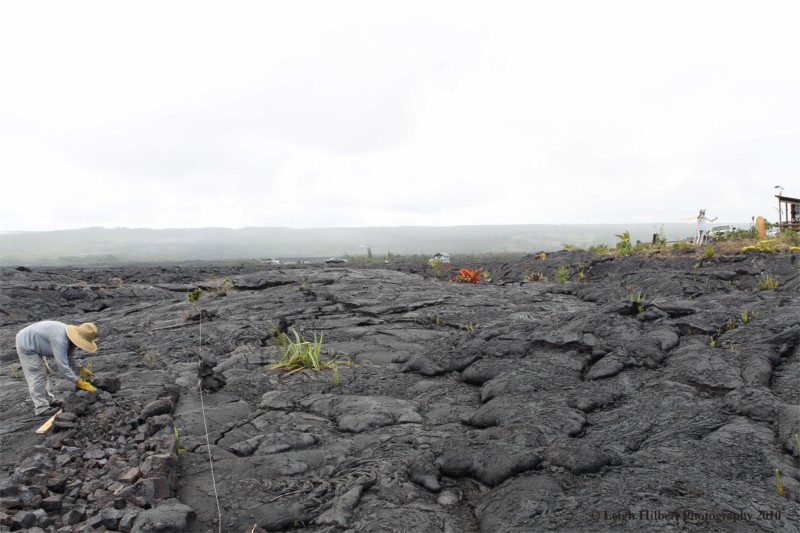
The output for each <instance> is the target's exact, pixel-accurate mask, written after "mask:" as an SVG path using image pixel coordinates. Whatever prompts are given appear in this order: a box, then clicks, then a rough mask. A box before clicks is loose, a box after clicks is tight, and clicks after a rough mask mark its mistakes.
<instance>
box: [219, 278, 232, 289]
mask: <svg viewBox="0 0 800 533" xmlns="http://www.w3.org/2000/svg"><path fill="white" fill-rule="evenodd" d="M221 289H222V291H223V292H231V291H232V290H233V281H231V278H229V277H228V276H224V277H223V278H222V287H221Z"/></svg>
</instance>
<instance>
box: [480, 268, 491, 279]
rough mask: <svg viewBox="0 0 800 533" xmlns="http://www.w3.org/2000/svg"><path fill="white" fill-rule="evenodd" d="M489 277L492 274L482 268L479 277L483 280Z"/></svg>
mask: <svg viewBox="0 0 800 533" xmlns="http://www.w3.org/2000/svg"><path fill="white" fill-rule="evenodd" d="M491 277H492V275H491V274H490V273H489V272H488V271H486V270H484V271H483V272H481V278H483V281H489V278H491Z"/></svg>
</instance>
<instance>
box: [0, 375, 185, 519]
mask: <svg viewBox="0 0 800 533" xmlns="http://www.w3.org/2000/svg"><path fill="white" fill-rule="evenodd" d="M102 385H103V386H102V390H98V391H97V392H85V391H78V392H75V393H72V394H70V395H69V396H68V397H67V399H66V400H65V401H64V405H63V408H62V412H61V413H60V414H58V415H57V416H56V418H55V420H54V422H53V427H52V429H51V430H50V432H49V435H48V436H47V437H46V438H45V439H44V441H43V443H42V444H41V445H38V446H34V447H32V448H31V449H30V450H28V451H27V452H26V453H24V454H23V456H22V457H23V459H22V460H21V462H20V463H19V465H18V466H17V467H16V468H15V470H14V473H13V474H12V475H11V477H10V478H9V479H7V480H6V481H5V483H4V484H3V485H2V486H0V531H28V532H42V533H45V532H46V533H81V532H89V531H92V532H97V531H100V532H103V531H106V532H113V531H120V532H123V533H128V532H134V533H147V532H153V531H159V532H180V531H189V530H190V528H191V523H192V521H193V519H194V511H193V510H192V509H191V508H190V507H188V506H186V505H183V504H181V503H180V502H179V501H178V500H176V499H174V497H173V496H174V493H175V489H176V487H177V471H178V455H177V454H178V450H179V447H178V436H177V434H176V431H175V428H174V424H173V418H172V412H173V410H174V408H175V404H176V403H177V401H178V398H179V396H180V389H179V388H178V387H177V386H175V387H170V388H165V389H164V390H163V391H162V392H161V393H160V394H159V395H158V398H157V399H156V400H155V401H153V402H151V403H149V404H147V405H145V406H144V407H143V408H140V405H136V404H131V405H124V404H122V403H117V401H115V397H114V396H113V395H112V394H111V393H112V392H116V391H117V390H119V381H118V380H117V381H116V383H115V382H114V381H113V380H106V381H105V383H103V384H102ZM42 422H44V420H42Z"/></svg>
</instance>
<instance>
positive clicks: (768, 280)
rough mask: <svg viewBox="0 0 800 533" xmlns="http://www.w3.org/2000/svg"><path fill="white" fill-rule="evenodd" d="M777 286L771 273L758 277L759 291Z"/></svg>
mask: <svg viewBox="0 0 800 533" xmlns="http://www.w3.org/2000/svg"><path fill="white" fill-rule="evenodd" d="M777 288H778V281H777V280H776V279H773V277H772V275H771V274H767V275H766V276H764V277H761V278H759V279H758V290H760V291H769V290H774V289H777Z"/></svg>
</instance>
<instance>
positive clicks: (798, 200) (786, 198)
mask: <svg viewBox="0 0 800 533" xmlns="http://www.w3.org/2000/svg"><path fill="white" fill-rule="evenodd" d="M775 198H777V199H778V201H779V202H787V203H790V204H800V198H790V197H789V196H779V195H777V194H776V195H775Z"/></svg>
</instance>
